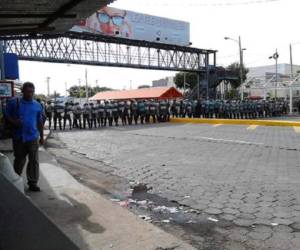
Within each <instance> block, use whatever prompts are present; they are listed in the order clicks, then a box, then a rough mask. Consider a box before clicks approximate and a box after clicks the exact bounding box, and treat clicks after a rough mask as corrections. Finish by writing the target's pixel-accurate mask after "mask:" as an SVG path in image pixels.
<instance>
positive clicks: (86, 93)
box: [85, 68, 89, 102]
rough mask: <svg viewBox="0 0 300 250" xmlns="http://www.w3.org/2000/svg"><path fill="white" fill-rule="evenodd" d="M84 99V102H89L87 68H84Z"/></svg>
mask: <svg viewBox="0 0 300 250" xmlns="http://www.w3.org/2000/svg"><path fill="white" fill-rule="evenodd" d="M85 97H86V102H88V101H89V89H88V72H87V68H85Z"/></svg>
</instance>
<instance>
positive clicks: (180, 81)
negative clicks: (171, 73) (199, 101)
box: [174, 72, 198, 90]
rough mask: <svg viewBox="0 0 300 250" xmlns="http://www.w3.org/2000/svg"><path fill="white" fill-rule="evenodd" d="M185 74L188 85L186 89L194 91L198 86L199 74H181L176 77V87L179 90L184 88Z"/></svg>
mask: <svg viewBox="0 0 300 250" xmlns="http://www.w3.org/2000/svg"><path fill="white" fill-rule="evenodd" d="M184 74H185V82H186V83H187V84H186V89H190V90H192V89H193V88H194V87H195V86H196V85H197V84H198V77H197V73H191V72H186V73H184V72H179V73H177V74H176V75H175V79H174V82H175V85H176V87H177V88H179V89H183V88H184Z"/></svg>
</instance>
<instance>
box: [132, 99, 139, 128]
mask: <svg viewBox="0 0 300 250" xmlns="http://www.w3.org/2000/svg"><path fill="white" fill-rule="evenodd" d="M131 113H132V117H133V119H134V122H135V125H137V123H138V118H139V114H138V104H137V102H136V101H133V102H132V104H131Z"/></svg>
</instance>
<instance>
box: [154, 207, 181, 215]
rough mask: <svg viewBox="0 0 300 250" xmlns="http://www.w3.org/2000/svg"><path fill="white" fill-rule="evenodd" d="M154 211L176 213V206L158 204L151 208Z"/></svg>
mask: <svg viewBox="0 0 300 250" xmlns="http://www.w3.org/2000/svg"><path fill="white" fill-rule="evenodd" d="M153 210H154V211H155V212H163V213H164V212H169V213H171V214H175V213H178V209H177V207H166V206H158V207H155V208H154V209H153Z"/></svg>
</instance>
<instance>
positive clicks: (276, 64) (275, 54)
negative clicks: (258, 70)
mask: <svg viewBox="0 0 300 250" xmlns="http://www.w3.org/2000/svg"><path fill="white" fill-rule="evenodd" d="M278 58H279V54H278V50H277V49H276V52H275V53H274V54H273V55H272V56H270V57H269V59H274V60H275V99H277V87H278Z"/></svg>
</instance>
